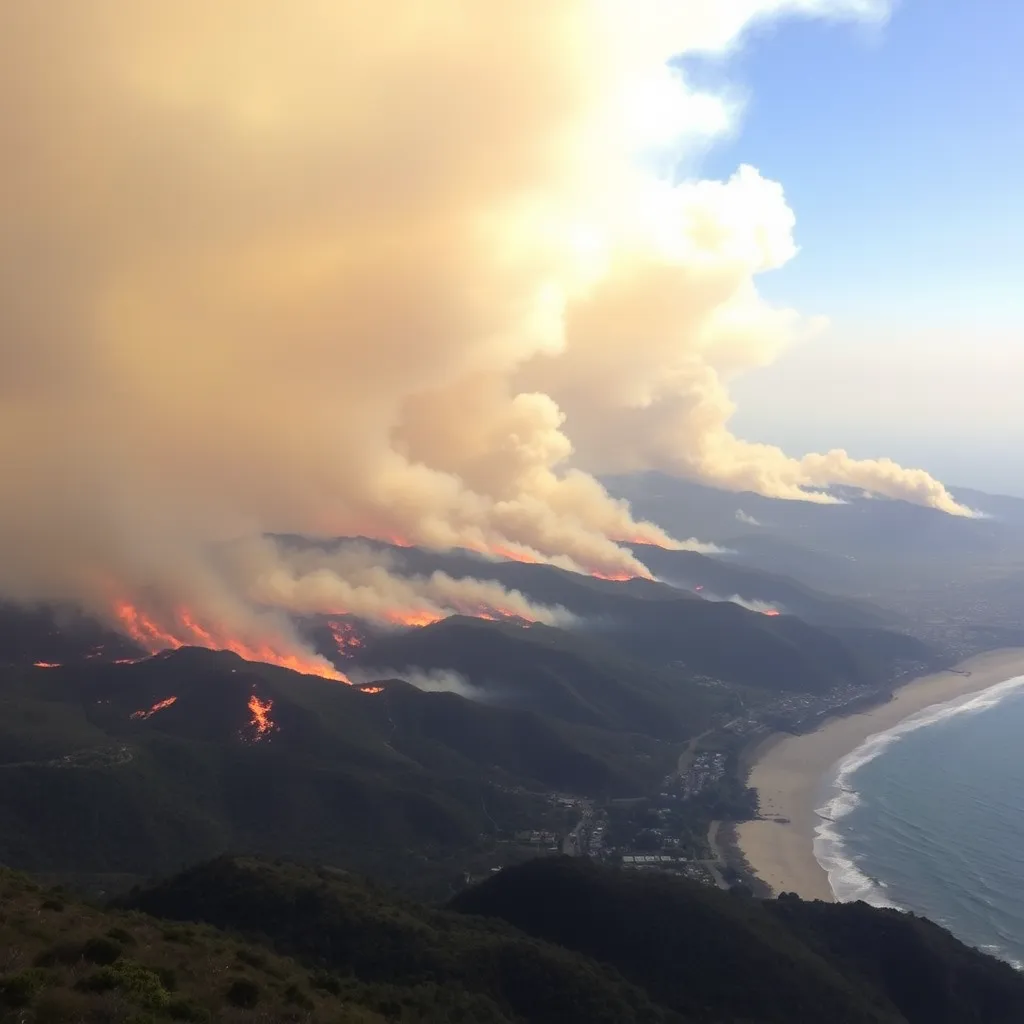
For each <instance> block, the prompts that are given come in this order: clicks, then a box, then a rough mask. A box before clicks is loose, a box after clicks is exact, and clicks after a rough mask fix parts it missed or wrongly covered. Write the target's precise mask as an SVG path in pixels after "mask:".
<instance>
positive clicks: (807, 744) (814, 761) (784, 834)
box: [736, 647, 1024, 902]
mask: <svg viewBox="0 0 1024 1024" xmlns="http://www.w3.org/2000/svg"><path fill="white" fill-rule="evenodd" d="M966 673H970V674H969V675H968V674H966ZM1021 675H1024V647H1009V648H1001V649H999V650H995V651H987V652H985V653H984V654H978V655H975V656H974V657H972V658H968V659H967V660H966V661H964V662H961V663H960V664H959V665H955V666H953V668H952V669H946V670H944V671H942V672H936V673H934V674H932V675H928V676H919V677H918V678H917V679H913V680H911V681H910V682H908V683H905V684H904V685H903V686H901V687H899V688H898V689H897V690H895V691H894V694H893V698H892V700H890V701H888V702H887V703H885V704H879V705H877V706H876V707H873V708H871V709H870V710H868V711H861V712H856V713H854V714H852V715H847V716H845V717H840V718H828V719H826V720H825V721H824V722H822V724H821V725H820V726H818V728H817V729H815V730H814V731H813V732H809V733H803V734H801V735H799V736H793V735H789V734H786V733H773V734H772V735H770V736H767V737H765V739H764V740H763V741H762V742H761V743H760V744H759V745H758V747H757V748H756V750H755V751H754V752H753V754H752V760H753V767H752V769H751V772H750V780H749V785H751V786H753V787H754V788H755V789H757V791H758V794H759V797H760V806H761V814H762V816H763V817H762V818H761V819H758V820H756V821H745V822H741V823H740V824H738V825H737V826H736V844H737V847H738V849H739V851H740V853H741V854H742V855H743V857H744V858H745V859H746V861H747V863H748V864H749V865H750V868H751V870H752V871H753V873H754V874H755V875H756V876H757V877H758V878H759V879H760V880H761V881H762V882H764V883H765V884H766V885H767V886H769V887H770V888H771V890H772V892H773V893H775V894H776V895H777V894H778V893H780V892H795V893H797V894H798V895H800V896H802V897H803V898H804V899H809V900H826V901H828V902H832V901H833V898H834V897H833V894H832V889H831V887H830V886H829V881H828V875H827V874H826V873H825V871H824V869H823V868H822V867H821V865H820V864H819V863H818V861H817V859H816V858H815V856H814V846H813V844H814V838H815V828H816V827H817V825H818V824H819V823H820V820H821V819H820V818H819V817H818V815H817V814H815V805H816V799H815V798H816V797H817V795H818V792H819V788H820V786H821V784H822V781H823V779H824V778H825V777H826V776H827V774H828V773H829V771H830V770H831V769H832V768H833V767H834V766H835V765H836V764H837V763H838V762H839V761H840V760H841V759H842V758H843V757H845V756H846V755H847V754H849V753H851V752H852V751H853V750H855V749H856V748H857V747H859V746H860V745H861V744H862V743H863V742H864V741H865V740H866V739H868V737H869V736H873V735H875V734H876V733H880V732H885V731H886V730H888V729H891V728H893V726H895V725H897V724H898V723H900V722H902V721H903V720H904V719H905V718H909V717H910V716H911V715H914V714H917V713H918V712H919V711H923V710H924V709H925V708H927V707H930V706H932V705H934V704H943V703H945V702H946V701H950V700H956V699H957V698H960V697H967V696H969V695H971V694H974V693H978V692H980V691H981V690H987V689H989V688H990V687H992V686H996V685H998V684H999V683H1002V682H1004V681H1006V680H1008V679H1012V678H1014V677H1015V676H1021ZM774 818H780V819H786V820H785V821H775V820H771V819H774Z"/></svg>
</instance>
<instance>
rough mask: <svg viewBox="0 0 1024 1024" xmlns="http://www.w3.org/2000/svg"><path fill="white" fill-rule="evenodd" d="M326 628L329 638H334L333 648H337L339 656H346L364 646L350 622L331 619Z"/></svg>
mask: <svg viewBox="0 0 1024 1024" xmlns="http://www.w3.org/2000/svg"><path fill="white" fill-rule="evenodd" d="M327 628H328V629H329V630H330V631H331V636H332V637H334V643H335V646H336V647H337V648H338V653H339V654H341V655H345V656H348V655H350V654H351V653H352V652H353V651H354V650H356V649H358V648H360V647H362V646H364V644H363V638H362V637H361V636H360V635H359V631H358V630H357V629H356V627H355V626H354V625H353V624H352V623H351V622H344V621H343V620H340V619H332V620H331V621H329V622H328V623H327Z"/></svg>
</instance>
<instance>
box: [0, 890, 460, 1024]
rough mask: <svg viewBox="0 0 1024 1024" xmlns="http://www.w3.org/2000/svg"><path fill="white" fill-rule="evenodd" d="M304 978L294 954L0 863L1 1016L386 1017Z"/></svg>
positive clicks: (337, 1020)
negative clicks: (61, 887) (111, 901)
mask: <svg viewBox="0 0 1024 1024" xmlns="http://www.w3.org/2000/svg"><path fill="white" fill-rule="evenodd" d="M314 981H315V979H314V978H313V977H312V976H311V975H310V972H309V971H308V970H306V969H304V968H303V967H301V966H299V965H298V964H296V963H295V962H294V961H291V960H288V959H285V958H282V957H278V956H276V955H274V954H273V953H271V952H270V951H268V950H259V951H253V950H252V948H251V947H250V946H249V945H247V944H246V943H244V942H241V941H239V940H237V939H234V938H232V937H230V936H228V935H226V934H224V933H222V932H218V931H216V930H215V929H213V928H209V927H203V926H189V927H187V928H186V927H181V926H168V925H167V924H165V923H162V922H160V921H157V920H154V919H152V918H149V917H147V916H146V915H144V914H139V913H118V912H114V911H107V910H100V909H97V908H95V907H89V906H86V905H84V904H82V903H79V902H77V901H75V900H73V899H70V898H69V897H68V896H67V895H66V894H64V893H63V892H59V893H54V892H53V891H52V890H47V889H44V888H42V887H41V886H39V885H37V884H35V883H34V882H31V881H30V880H29V879H27V878H25V877H23V876H21V875H17V874H14V873H13V872H10V871H6V870H0V1020H2V1021H12V1022H13V1021H18V1022H23V1024H63V1022H67V1024H77V1022H86V1021H88V1022H93V1021H95V1022H124V1024H156V1022H158V1021H175V1020H178V1021H194V1022H198V1024H203V1022H207V1021H214V1020H216V1021H238V1022H242V1021H251V1020H253V1019H254V1018H253V1016H252V1012H251V1011H252V1009H253V1007H254V1006H255V1005H256V1002H257V1001H258V1003H259V1006H260V1009H261V1010H262V1011H264V1012H265V1013H266V1017H265V1019H267V1020H273V1021H280V1022H282V1024H283V1022H288V1021H295V1022H298V1021H303V1022H306V1021H308V1022H310V1024H319V1022H324V1024H327V1022H331V1024H383V1022H384V1021H385V1020H386V1019H388V1018H387V1017H385V1016H384V1015H382V1014H379V1013H377V1012H376V1011H374V1010H373V1009H371V1008H370V1007H369V1006H368V1005H365V1004H362V1003H360V998H362V997H363V996H364V995H365V993H364V992H363V991H362V990H361V989H360V988H359V987H358V986H349V987H348V988H346V987H344V986H341V985H340V984H339V987H338V991H337V992H336V993H334V994H331V993H328V992H325V991H324V990H323V989H322V988H318V987H317V986H316V984H314ZM253 993H256V994H257V998H256V1000H254V999H253V995H252V994H253ZM411 1019H422V1020H426V1019H428V1018H427V1017H422V1018H411ZM437 1019H439V1020H443V1019H444V1018H437Z"/></svg>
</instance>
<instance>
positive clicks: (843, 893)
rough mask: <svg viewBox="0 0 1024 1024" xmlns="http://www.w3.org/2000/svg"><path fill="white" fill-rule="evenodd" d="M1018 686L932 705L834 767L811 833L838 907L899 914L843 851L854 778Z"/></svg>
mask: <svg viewBox="0 0 1024 1024" xmlns="http://www.w3.org/2000/svg"><path fill="white" fill-rule="evenodd" d="M1022 686H1024V676H1015V677H1014V678H1012V679H1007V680H1006V681H1005V682H1002V683H997V684H996V685H995V686H990V687H989V688H988V689H986V690H981V691H980V692H978V693H974V694H968V695H966V696H964V697H956V698H954V699H953V700H948V701H944V702H942V703H941V704H932V705H931V706H930V707H927V708H924V709H923V710H921V711H918V712H916V713H915V714H913V715H910V716H909V717H907V718H905V719H903V721H902V722H898V723H897V724H896V725H894V726H893V727H892V728H891V729H886V730H884V731H883V732H878V733H875V734H874V735H873V736H869V737H868V738H867V739H866V740H865V741H864V742H863V743H862V744H861V745H860V746H859V747H857V748H856V749H855V750H852V751H851V752H850V753H849V754H847V755H846V757H844V758H843V759H842V760H841V761H839V762H838V763H837V764H836V765H835V767H834V769H833V772H834V774H833V775H832V796H831V797H830V798H829V800H828V801H826V803H825V804H824V805H823V806H822V807H819V808H817V811H816V813H817V814H818V815H819V816H820V817H821V819H822V820H821V823H820V824H819V825H818V826H817V827H816V828H815V830H814V831H815V838H814V856H815V857H816V858H817V861H818V863H819V864H820V865H821V866H822V868H823V869H824V870H825V872H826V873H827V874H828V882H829V886H830V887H831V889H832V894H833V895H834V896H835V898H836V901H837V902H839V903H849V902H852V901H854V900H864V902H865V903H870V904H871V905H872V906H875V907H895V908H896V909H902V908H900V907H899V905H898V904H896V903H894V902H893V901H892V900H891V899H890V898H889V897H888V896H887V895H886V892H885V889H886V885H885V883H884V882H882V881H881V880H879V879H877V878H871V877H870V876H869V875H867V874H865V873H864V872H863V871H861V870H860V868H859V867H858V866H857V864H856V862H855V861H854V859H853V858H852V857H851V856H850V855H849V852H848V851H847V849H846V846H845V842H844V839H843V836H842V833H841V832H840V830H839V827H838V823H839V822H840V821H841V820H842V819H843V818H844V817H846V815H848V814H849V813H850V812H851V811H853V810H854V809H855V808H856V807H858V806H860V804H861V803H862V798H861V796H860V794H859V793H858V792H857V790H856V789H855V788H854V785H853V776H854V775H855V774H856V773H857V772H858V771H860V769H861V768H863V767H864V766H865V765H866V764H870V763H871V762H872V761H874V760H875V758H876V757H878V756H880V755H881V754H882V753H883V752H884V751H885V750H887V749H888V748H889V747H891V746H892V745H893V744H894V743H898V742H899V741H900V740H901V739H903V737H904V736H906V735H907V734H908V733H911V732H915V731H916V730H918V729H923V728H924V727H925V726H928V725H934V724H935V723H936V722H941V721H943V720H944V719H947V718H951V717H952V716H953V715H963V714H976V713H977V712H979V711H985V710H987V709H988V708H991V707H994V706H995V705H996V704H998V703H999V702H1000V701H1001V700H1003V699H1004V698H1005V697H1007V696H1009V695H1010V694H1012V693H1014V692H1015V691H1016V690H1019V689H1020V688H1021V687H1022ZM1003 959H1006V958H1005V957H1003Z"/></svg>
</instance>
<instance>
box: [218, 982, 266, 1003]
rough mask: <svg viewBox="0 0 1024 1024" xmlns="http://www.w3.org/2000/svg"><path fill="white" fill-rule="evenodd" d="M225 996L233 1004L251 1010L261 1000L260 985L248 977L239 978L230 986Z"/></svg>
mask: <svg viewBox="0 0 1024 1024" xmlns="http://www.w3.org/2000/svg"><path fill="white" fill-rule="evenodd" d="M225 998H226V999H227V1001H228V1002H229V1003H230V1004H231V1005H232V1006H237V1007H238V1008H239V1009H242V1010H251V1009H252V1008H253V1007H254V1006H255V1005H256V1004H257V1003H258V1002H259V1001H260V987H259V985H257V984H256V982H254V981H250V980H249V979H248V978H239V979H238V980H237V981H233V982H231V984H230V985H229V986H228V990H227V992H226V993H225Z"/></svg>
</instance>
